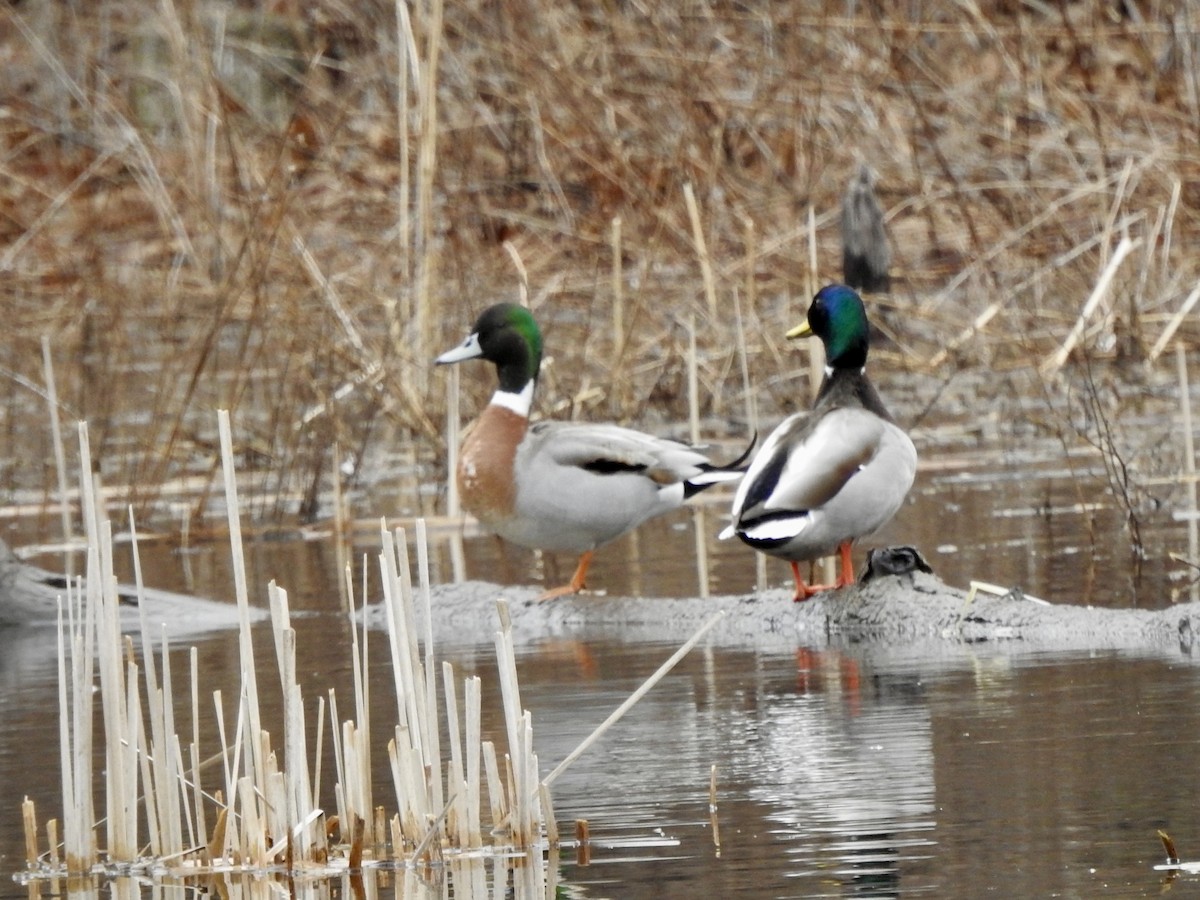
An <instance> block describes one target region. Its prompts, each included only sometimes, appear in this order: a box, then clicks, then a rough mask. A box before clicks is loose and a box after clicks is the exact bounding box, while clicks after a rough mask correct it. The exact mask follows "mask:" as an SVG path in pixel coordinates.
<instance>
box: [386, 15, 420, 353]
mask: <svg viewBox="0 0 1200 900" xmlns="http://www.w3.org/2000/svg"><path fill="white" fill-rule="evenodd" d="M396 56H397V59H396V121H397V127H398V131H399V152H400V166H399V168H400V185H399V189H398V191H397V194H396V232H397V240H396V243H397V245H398V250H399V254H400V276H401V284H402V285H404V286H405V289H402V290H400V291H397V292H395V293H394V294H393V295H392V299H391V300H390V301H389V312H390V315H391V322H390V323H389V337H390V339H391V344H392V347H393V348H399V347H400V342H401V338H402V336H403V332H404V326H405V324H406V323H408V322H410V321H412V295H411V293H410V292H409V290H408V289H407V286H408V285H410V284H411V283H412V250H413V246H412V209H411V204H412V162H411V160H410V158H409V133H408V132H409V128H408V118H409V111H410V110H409V68H410V67H414V68H415V66H416V63H417V52H416V40H415V38H414V37H413V30H412V22H411V21H410V20H409V17H408V4H407V3H406V2H404V0H396ZM414 75H416V72H415V71H414ZM418 83H419V78H418Z"/></svg>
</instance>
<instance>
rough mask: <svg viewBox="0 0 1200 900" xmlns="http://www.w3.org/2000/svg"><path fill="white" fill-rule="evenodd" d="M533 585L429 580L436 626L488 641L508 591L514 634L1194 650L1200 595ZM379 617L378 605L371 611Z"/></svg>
mask: <svg viewBox="0 0 1200 900" xmlns="http://www.w3.org/2000/svg"><path fill="white" fill-rule="evenodd" d="M537 595H538V591H537V590H536V589H533V588H522V587H501V586H498V585H494V584H488V583H486V582H466V583H463V584H459V585H443V586H439V587H436V588H434V589H433V619H434V631H435V638H437V639H439V640H453V641H486V640H490V639H491V638H492V636H493V635H494V633H495V631H496V627H497V618H496V611H495V601H496V600H497V599H499V598H503V599H505V600H507V601H508V604H509V610H510V614H511V617H512V621H513V631H514V637H515V638H516V639H517V640H518V641H537V640H540V639H545V638H547V637H557V636H571V637H576V638H606V637H612V638H621V639H623V640H630V641H661V642H675V641H682V640H685V639H686V638H687V637H689V636H690V635H691V634H692V633H693V632H694V631H695V630H696V629H697V628H699V627H700V626H701V625H702V624H703V623H704V622H706V621H707V620H708V618H709V617H710V616H712V615H713V614H714V613H715V612H717V611H723V612H724V613H725V617H724V619H723V621H722V622H721V623H720V624H719V625H717V626H716V628H715V629H714V630H713V632H712V640H714V641H715V642H717V643H720V644H723V645H726V644H739V643H748V644H758V645H761V644H762V643H764V642H766V643H770V644H779V645H781V646H787V645H791V646H795V645H797V644H802V645H807V646H822V645H835V646H847V645H852V644H903V645H918V646H922V647H929V648H931V649H933V648H935V647H937V646H938V645H940V647H941V648H942V649H948V648H953V647H960V648H961V647H970V646H976V645H990V646H992V647H995V648H997V649H999V648H1012V649H1014V650H1018V651H1042V650H1044V651H1088V650H1165V651H1171V652H1183V653H1185V654H1190V653H1191V652H1192V649H1193V645H1194V642H1195V640H1196V635H1197V632H1198V631H1200V604H1194V603H1188V604H1180V605H1177V606H1173V607H1170V608H1168V609H1164V610H1157V611H1148V610H1124V609H1101V608H1097V607H1090V606H1072V605H1068V604H1050V605H1047V604H1043V603H1040V602H1038V601H1034V600H1029V599H1025V598H1023V597H1022V596H1021V595H1020V594H1019V593H1015V594H1010V595H1007V596H1004V597H997V596H989V595H982V594H977V595H976V596H975V597H974V599H972V600H971V601H970V602H969V603H968V594H967V592H966V591H964V590H961V589H959V588H955V587H952V586H950V585H947V584H945V583H944V582H942V581H941V580H940V579H939V578H937V576H936V575H933V574H929V573H924V572H915V573H912V574H907V575H900V576H887V577H882V578H877V579H874V580H872V581H870V582H868V583H865V584H858V585H855V586H853V587H849V588H845V589H843V590H839V591H830V592H827V593H824V594H820V595H818V596H816V597H814V598H812V599H811V600H808V601H806V602H804V603H794V602H792V598H791V592H790V591H785V590H771V591H766V592H763V593H761V594H744V595H735V596H719V597H709V598H706V599H666V598H649V599H641V598H621V597H606V596H596V595H588V594H584V595H580V596H576V597H568V598H563V599H560V600H556V601H553V602H551V603H539V602H538V601H537V599H536V597H537ZM369 614H370V616H371V619H372V620H373V623H374V624H379V623H381V622H382V610H380V609H377V608H373V609H371V610H370V611H369Z"/></svg>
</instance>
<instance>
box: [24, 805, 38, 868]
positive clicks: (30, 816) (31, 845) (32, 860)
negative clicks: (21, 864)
mask: <svg viewBox="0 0 1200 900" xmlns="http://www.w3.org/2000/svg"><path fill="white" fill-rule="evenodd" d="M21 827H22V828H23V829H24V832H25V865H26V866H29V867H30V868H32V867H33V866H36V865H37V863H38V842H37V810H36V809H35V808H34V805H33V801H32V800H30V799H29V797H26V798H25V799H24V800H23V801H21Z"/></svg>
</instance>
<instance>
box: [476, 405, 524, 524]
mask: <svg viewBox="0 0 1200 900" xmlns="http://www.w3.org/2000/svg"><path fill="white" fill-rule="evenodd" d="M528 426H529V420H528V419H526V418H525V417H524V416H521V415H517V413H515V412H513V411H512V410H511V409H506V408H504V407H503V406H491V405H489V406H488V407H487V408H486V409H485V410H484V411H483V414H482V415H481V416H480V417H479V420H478V421H477V422H476V423H475V425H474V427H473V428H472V429H471V431H470V433H469V434H468V435H467V437H466V440H464V441H463V445H462V452H461V454H460V456H459V460H458V491H459V494H460V496H461V497H462V505H463V508H464V509H466V510H467V512H469V513H471V515H473V516H475V518H477V519H478V520H479V521H480V522H482V523H484V524H485V525H490V524H493V523H495V522H497V521H499V520H503V519H505V518H507V517H509V516H511V515H512V512H513V508H514V506H515V503H516V495H517V483H516V478H515V475H514V473H513V463H514V461H515V459H516V455H517V445H518V444H520V443H521V441H522V440H523V439H524V437H525V430H526V429H527V428H528Z"/></svg>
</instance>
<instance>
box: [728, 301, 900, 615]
mask: <svg viewBox="0 0 1200 900" xmlns="http://www.w3.org/2000/svg"><path fill="white" fill-rule="evenodd" d="M811 335H816V336H817V337H819V338H820V339H821V342H822V343H823V344H824V345H825V357H826V364H825V378H824V380H823V381H822V382H821V389H820V391H819V392H818V394H817V400H816V404H815V405H814V406H813V408H812V410H811V411H809V412H800V413H794V414H793V415H791V416H788V417H787V418H786V419H784V420H783V421H782V422H781V423H780V424H779V426H778V427H777V428H776V429H775V430H774V431H773V432H772V433H771V435H770V437H768V438H767V440H766V441H765V442H764V443H763V445H762V448H761V449H760V450H759V451H758V453H756V454H755V456H754V459H753V460H751V462H750V468H749V469H748V470H747V471H746V476H745V478H743V479H742V483H741V484H740V485H738V489H737V493H736V495H735V496H734V500H733V522H732V524H730V526H729V527H728V528H726V529H725V530H724V531H723V532H722V533H721V537H722V538H730V537H733V536H735V535H736V536H737V537H739V538H741V539H742V540H743V541H744V542H746V543H747V544H749V545H750V546H751V547H753V548H754V549H756V550H759V551H761V552H763V553H767V554H770V555H771V556H777V557H780V558H781V559H786V560H789V561H790V562H791V564H792V574H793V576H794V577H795V580H796V597H795V599H796V600H797V601H800V600H805V599H807V598H808V597H811V596H812V595H813V594H815V593H817V592H818V591H822V590H828V589H830V588H834V587H845V586H847V585H849V584H852V583H853V581H854V568H853V564H852V562H851V557H850V545H851V544H852V543H853V542H854V541H855V540H857V539H858V538H861V537H865V536H866V535H869V534H871V533H872V532H874V531H876V530H878V529H879V528H880V527H881V526H883V525H884V524H885V523H887V522H888V521H889V520H890V519H891V518H892V516H894V515H895V514H896V512H897V510H899V509H900V506H901V504H902V503H903V502H904V498H905V496H906V495H907V494H908V490H909V488H910V487H912V483H913V476H914V475H915V474H916V470H917V451H916V449H915V448H914V447H913V443H912V441H911V440H910V439H909V437H908V435H907V434H905V433H904V432H903V431H902V430H901V429H900V428H899V427H898V426H897V425H896V423H895V421H893V419H892V417H891V416H890V415H889V414H888V411H887V409H886V408H884V405H883V401H882V400H880V399H879V394H878V393H876V391H875V388H874V386H873V385H872V384H871V382H870V381H869V380H868V379H867V376H866V372H865V368H864V367H865V366H866V362H867V313H866V310H865V309H864V308H863V302H862V298H861V297H859V296H858V294H857V293H855V292H854V290H853V289H852V288H849V287H847V286H846V285H843V284H833V285H829V286H827V287H824V288H822V289H821V290H820V291H819V292H818V293H817V295H816V297H815V298H814V299H813V302H812V306H810V307H809V310H808V317H807V319H806V321H805V322H804V323H803V324H801V325H798V326H797V327H796V328H793V329H792V330H791V331H789V332H788V333H787V336H788V338H789V339H793V338H799V337H808V336H811ZM835 551H836V552H837V553H838V555H839V558H840V564H841V567H840V568H841V571H840V573H839V576H838V579H837V582H836V583H835V584H832V585H808V584H806V583H805V582H804V579H803V577H802V576H801V575H800V566H799V563H801V562H805V561H811V560H815V559H819V558H820V557H822V556H829V555H831V554H832V553H834V552H835Z"/></svg>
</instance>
